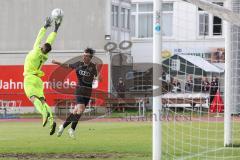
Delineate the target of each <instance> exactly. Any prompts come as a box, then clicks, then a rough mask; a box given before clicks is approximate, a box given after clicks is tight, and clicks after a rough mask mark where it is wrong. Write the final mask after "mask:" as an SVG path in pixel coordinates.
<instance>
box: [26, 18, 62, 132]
mask: <svg viewBox="0 0 240 160" xmlns="http://www.w3.org/2000/svg"><path fill="white" fill-rule="evenodd" d="M51 23H52V20H51V18H50V17H47V18H46V21H45V25H44V27H42V28H41V29H40V31H39V33H38V36H37V39H36V41H35V43H34V46H33V50H31V51H30V52H29V53H28V54H27V56H26V58H25V62H24V73H23V76H24V91H25V93H26V95H27V97H28V98H29V99H30V101H31V102H32V103H33V104H34V106H35V107H36V109H37V111H38V112H39V113H41V115H42V119H43V123H42V125H43V127H45V126H46V124H47V122H48V121H49V123H50V135H53V134H54V133H55V129H56V122H54V119H53V114H52V110H51V108H50V107H49V106H48V104H47V103H46V99H45V97H44V93H43V89H44V88H43V81H42V80H41V77H43V76H44V72H43V71H42V70H41V67H42V65H43V64H44V63H45V62H46V61H47V59H48V53H49V52H50V51H51V49H52V47H51V45H52V44H53V42H54V40H55V38H56V35H57V31H58V28H59V26H60V24H61V21H60V22H59V23H57V22H55V29H54V32H52V33H51V34H50V35H49V36H48V38H47V40H46V43H45V44H43V45H42V46H40V45H41V41H42V39H43V38H44V36H45V34H46V30H47V28H48V27H50V26H51Z"/></svg>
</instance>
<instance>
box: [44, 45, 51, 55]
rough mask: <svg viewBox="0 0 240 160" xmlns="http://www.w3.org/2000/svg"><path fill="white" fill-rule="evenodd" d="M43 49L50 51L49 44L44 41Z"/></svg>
mask: <svg viewBox="0 0 240 160" xmlns="http://www.w3.org/2000/svg"><path fill="white" fill-rule="evenodd" d="M44 49H45V52H46V53H48V52H50V51H51V50H52V46H51V44H49V43H45V44H44Z"/></svg>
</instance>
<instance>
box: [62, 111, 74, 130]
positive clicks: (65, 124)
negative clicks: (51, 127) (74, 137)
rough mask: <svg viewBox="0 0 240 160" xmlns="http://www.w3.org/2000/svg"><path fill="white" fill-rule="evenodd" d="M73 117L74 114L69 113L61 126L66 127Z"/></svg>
mask: <svg viewBox="0 0 240 160" xmlns="http://www.w3.org/2000/svg"><path fill="white" fill-rule="evenodd" d="M73 117H74V115H73V114H72V113H71V114H70V115H69V116H68V117H67V119H66V120H65V122H64V123H63V128H66V127H67V126H68V125H69V124H70V123H72V120H73Z"/></svg>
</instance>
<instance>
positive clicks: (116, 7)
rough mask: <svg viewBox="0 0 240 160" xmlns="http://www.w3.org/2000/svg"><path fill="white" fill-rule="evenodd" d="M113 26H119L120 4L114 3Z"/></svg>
mask: <svg viewBox="0 0 240 160" xmlns="http://www.w3.org/2000/svg"><path fill="white" fill-rule="evenodd" d="M112 26H113V27H118V6H115V5H112Z"/></svg>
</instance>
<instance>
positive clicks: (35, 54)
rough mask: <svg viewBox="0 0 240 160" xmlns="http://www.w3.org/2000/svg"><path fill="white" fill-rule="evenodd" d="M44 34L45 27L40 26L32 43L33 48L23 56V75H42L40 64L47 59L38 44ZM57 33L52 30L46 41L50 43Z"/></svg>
mask: <svg viewBox="0 0 240 160" xmlns="http://www.w3.org/2000/svg"><path fill="white" fill-rule="evenodd" d="M45 34H46V29H45V28H44V27H42V28H41V29H40V31H39V33H38V36H37V39H36V41H35V43H34V46H33V50H31V51H30V52H29V53H28V55H27V56H26V58H25V62H24V73H23V75H24V76H26V75H36V76H38V77H42V76H44V72H43V71H42V70H41V67H42V65H43V64H44V63H45V62H46V61H47V59H48V54H43V52H42V51H41V48H40V45H41V41H42V39H43V37H44V36H45ZM56 35H57V33H56V32H52V33H51V34H50V35H49V36H48V38H47V41H46V43H49V44H51V45H52V43H53V42H54V40H55V38H56Z"/></svg>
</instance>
